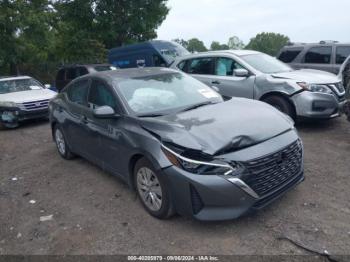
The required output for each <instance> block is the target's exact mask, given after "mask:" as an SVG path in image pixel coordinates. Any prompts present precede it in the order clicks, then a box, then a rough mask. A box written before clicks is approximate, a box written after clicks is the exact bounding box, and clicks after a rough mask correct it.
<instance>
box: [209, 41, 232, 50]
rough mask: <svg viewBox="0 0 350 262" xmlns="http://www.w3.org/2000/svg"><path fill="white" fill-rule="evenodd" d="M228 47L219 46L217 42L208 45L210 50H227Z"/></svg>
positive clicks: (224, 45)
mask: <svg viewBox="0 0 350 262" xmlns="http://www.w3.org/2000/svg"><path fill="white" fill-rule="evenodd" d="M228 49H229V47H228V45H226V44H220V43H219V42H217V41H213V42H212V43H211V45H210V50H228Z"/></svg>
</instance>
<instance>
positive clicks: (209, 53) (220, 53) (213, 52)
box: [178, 50, 261, 60]
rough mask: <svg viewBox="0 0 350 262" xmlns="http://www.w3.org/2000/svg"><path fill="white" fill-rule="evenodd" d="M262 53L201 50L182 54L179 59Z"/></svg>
mask: <svg viewBox="0 0 350 262" xmlns="http://www.w3.org/2000/svg"><path fill="white" fill-rule="evenodd" d="M254 54H261V52H258V51H254V50H218V51H208V52H200V53H195V54H190V55H186V56H181V57H179V58H178V60H185V59H189V58H195V57H198V56H206V55H235V56H245V55H254Z"/></svg>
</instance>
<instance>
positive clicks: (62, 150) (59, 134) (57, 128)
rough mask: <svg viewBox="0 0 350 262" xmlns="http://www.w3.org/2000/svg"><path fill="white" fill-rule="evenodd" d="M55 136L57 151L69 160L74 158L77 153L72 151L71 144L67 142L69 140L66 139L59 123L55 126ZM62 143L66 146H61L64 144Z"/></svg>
mask: <svg viewBox="0 0 350 262" xmlns="http://www.w3.org/2000/svg"><path fill="white" fill-rule="evenodd" d="M53 137H54V141H55V143H56V147H57V151H58V153H59V154H60V156H61V157H63V158H64V159H67V160H70V159H73V158H74V157H75V154H73V153H72V152H71V151H70V149H69V145H68V144H67V140H66V138H65V136H64V133H63V131H62V129H61V128H60V126H59V125H55V126H54V128H53ZM59 140H60V141H59ZM60 143H63V144H64V146H63V147H60V146H62V144H60Z"/></svg>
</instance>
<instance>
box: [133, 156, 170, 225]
mask: <svg viewBox="0 0 350 262" xmlns="http://www.w3.org/2000/svg"><path fill="white" fill-rule="evenodd" d="M134 183H135V188H136V191H137V195H138V197H139V198H140V201H141V203H142V205H143V207H144V208H145V209H146V211H147V212H148V213H149V214H151V215H152V216H154V217H156V218H159V219H166V218H169V217H171V216H172V215H174V207H173V203H172V201H171V195H170V192H169V189H168V187H167V185H166V183H165V181H164V177H163V176H162V175H159V174H157V172H156V171H155V170H154V168H153V166H152V164H151V163H150V162H149V161H148V160H147V159H146V158H141V159H140V160H138V161H137V162H136V164H135V168H134ZM151 183H154V184H153V185H151ZM147 192H148V193H147ZM152 203H153V204H152Z"/></svg>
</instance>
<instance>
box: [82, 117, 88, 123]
mask: <svg viewBox="0 0 350 262" xmlns="http://www.w3.org/2000/svg"><path fill="white" fill-rule="evenodd" d="M80 121H81V122H82V123H83V124H87V123H88V119H87V117H86V116H82V117H81V118H80Z"/></svg>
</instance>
